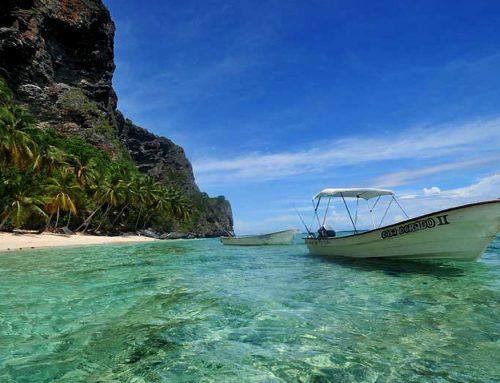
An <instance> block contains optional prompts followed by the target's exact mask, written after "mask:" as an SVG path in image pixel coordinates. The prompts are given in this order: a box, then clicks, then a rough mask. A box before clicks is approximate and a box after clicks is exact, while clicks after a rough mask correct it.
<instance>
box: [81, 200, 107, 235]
mask: <svg viewBox="0 0 500 383" xmlns="http://www.w3.org/2000/svg"><path fill="white" fill-rule="evenodd" d="M103 206H104V204H102V205H101V206H99V207H98V208H97V209H95V210H94V211H93V212H92V213H90V215H89V216H88V217H87V218H86V219H85V220H84V221H83V222H82V224H81V225H80V226H78V227H77V228H76V231H79V230H80V229H81V228H82V227H83V226H85V229H84V230H83V232H84V233H85V231H86V230H87V227H88V226H89V224H90V221H91V220H92V217H93V216H94V215H95V213H97V212H98V211H99V210H100V209H102V207H103Z"/></svg>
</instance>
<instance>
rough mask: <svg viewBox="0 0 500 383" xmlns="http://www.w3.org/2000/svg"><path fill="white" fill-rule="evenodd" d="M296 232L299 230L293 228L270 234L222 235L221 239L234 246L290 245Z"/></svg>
mask: <svg viewBox="0 0 500 383" xmlns="http://www.w3.org/2000/svg"><path fill="white" fill-rule="evenodd" d="M296 233H297V230H293V229H292V230H283V231H278V232H275V233H269V234H260V235H245V236H241V237H221V238H220V241H221V242H222V244H223V245H232V246H262V245H289V244H290V243H292V240H293V236H294V235H295V234H296Z"/></svg>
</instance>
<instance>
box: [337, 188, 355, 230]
mask: <svg viewBox="0 0 500 383" xmlns="http://www.w3.org/2000/svg"><path fill="white" fill-rule="evenodd" d="M340 196H341V197H342V201H344V205H345V208H346V209H347V213H348V214H349V218H350V220H351V223H352V227H354V233H355V234H357V233H358V230H357V229H356V225H355V224H354V221H353V220H352V216H351V211H350V210H349V207H348V206H347V202H345V198H344V194H342V193H340Z"/></svg>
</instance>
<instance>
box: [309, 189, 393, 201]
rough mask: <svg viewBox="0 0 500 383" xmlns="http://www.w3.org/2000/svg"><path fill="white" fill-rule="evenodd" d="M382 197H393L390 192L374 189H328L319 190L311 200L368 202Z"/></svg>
mask: <svg viewBox="0 0 500 383" xmlns="http://www.w3.org/2000/svg"><path fill="white" fill-rule="evenodd" d="M383 195H394V193H393V192H392V191H391V190H386V189H374V188H363V189H358V188H328V189H323V190H321V191H320V192H319V193H318V194H316V195H315V196H314V197H313V199H319V198H321V197H330V198H333V197H344V198H349V197H350V198H363V199H366V200H369V199H371V198H376V197H380V196H383Z"/></svg>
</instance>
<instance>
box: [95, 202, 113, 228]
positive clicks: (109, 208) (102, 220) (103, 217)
mask: <svg viewBox="0 0 500 383" xmlns="http://www.w3.org/2000/svg"><path fill="white" fill-rule="evenodd" d="M110 210H111V205H108V208H107V209H106V211H105V212H104V215H103V216H102V219H101V222H99V226H97V229H95V230H96V231H98V230H99V229H100V228H101V226H102V224H103V223H104V221H105V220H106V218H107V216H108V214H109V211H110Z"/></svg>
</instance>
